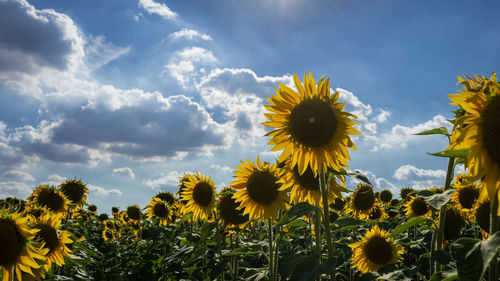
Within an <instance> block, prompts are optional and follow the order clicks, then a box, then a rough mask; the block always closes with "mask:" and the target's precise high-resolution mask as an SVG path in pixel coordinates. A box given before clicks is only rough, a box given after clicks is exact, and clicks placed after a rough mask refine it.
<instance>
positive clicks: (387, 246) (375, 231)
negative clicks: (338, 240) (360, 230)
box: [349, 225, 404, 273]
mask: <svg viewBox="0 0 500 281" xmlns="http://www.w3.org/2000/svg"><path fill="white" fill-rule="evenodd" d="M389 236H390V234H389V233H388V232H386V231H383V230H380V229H379V228H378V226H377V225H375V226H374V227H373V228H372V229H370V230H369V231H368V232H367V233H366V235H365V237H363V238H362V239H361V241H359V242H356V243H353V244H350V245H349V247H351V249H352V251H353V253H352V256H351V259H350V261H351V268H357V269H358V270H359V271H360V272H361V273H368V272H372V271H376V270H378V269H379V268H381V267H383V266H385V265H388V264H393V263H396V262H398V261H399V260H400V259H401V255H402V254H403V253H404V249H403V247H402V246H400V245H398V244H396V243H394V242H393V241H392V240H391V239H390V238H389Z"/></svg>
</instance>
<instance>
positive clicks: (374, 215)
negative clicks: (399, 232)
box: [369, 207, 382, 220]
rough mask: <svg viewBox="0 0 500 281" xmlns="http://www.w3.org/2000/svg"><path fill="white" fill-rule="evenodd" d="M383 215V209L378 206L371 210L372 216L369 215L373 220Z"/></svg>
mask: <svg viewBox="0 0 500 281" xmlns="http://www.w3.org/2000/svg"><path fill="white" fill-rule="evenodd" d="M381 216H382V210H381V209H380V207H377V208H373V209H372V210H371V211H370V216H369V218H370V219H371V220H378V219H379V218H380V217H381Z"/></svg>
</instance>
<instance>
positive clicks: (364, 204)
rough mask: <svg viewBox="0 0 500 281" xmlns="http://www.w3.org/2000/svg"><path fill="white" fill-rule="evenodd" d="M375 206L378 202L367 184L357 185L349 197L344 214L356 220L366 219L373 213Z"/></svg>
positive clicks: (371, 188)
mask: <svg viewBox="0 0 500 281" xmlns="http://www.w3.org/2000/svg"><path fill="white" fill-rule="evenodd" d="M377 205H378V200H377V197H376V196H375V193H374V192H373V187H372V186H371V185H369V184H365V183H358V187H357V188H356V190H355V191H354V193H353V194H352V195H351V200H350V201H349V205H348V206H347V209H346V213H347V214H351V215H352V216H353V217H356V218H358V219H362V220H363V219H367V218H368V217H369V216H370V212H371V211H375V208H376V207H377Z"/></svg>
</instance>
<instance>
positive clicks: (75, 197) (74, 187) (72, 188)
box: [59, 178, 89, 205]
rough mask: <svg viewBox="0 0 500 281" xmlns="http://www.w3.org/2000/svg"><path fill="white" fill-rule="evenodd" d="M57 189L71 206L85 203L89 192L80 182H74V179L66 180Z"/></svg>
mask: <svg viewBox="0 0 500 281" xmlns="http://www.w3.org/2000/svg"><path fill="white" fill-rule="evenodd" d="M59 189H60V190H61V191H62V193H63V194H64V195H66V197H67V198H68V199H69V200H70V201H71V203H73V204H78V205H80V204H83V203H86V202H87V194H88V193H89V190H88V188H87V186H86V185H85V184H84V183H83V182H82V181H81V180H76V178H74V179H72V180H66V181H65V182H64V183H62V184H61V185H60V186H59Z"/></svg>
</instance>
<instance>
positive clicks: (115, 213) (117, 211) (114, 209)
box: [111, 207, 120, 218]
mask: <svg viewBox="0 0 500 281" xmlns="http://www.w3.org/2000/svg"><path fill="white" fill-rule="evenodd" d="M111 214H112V215H113V217H115V218H117V217H118V215H119V214H120V208H118V207H111Z"/></svg>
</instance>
